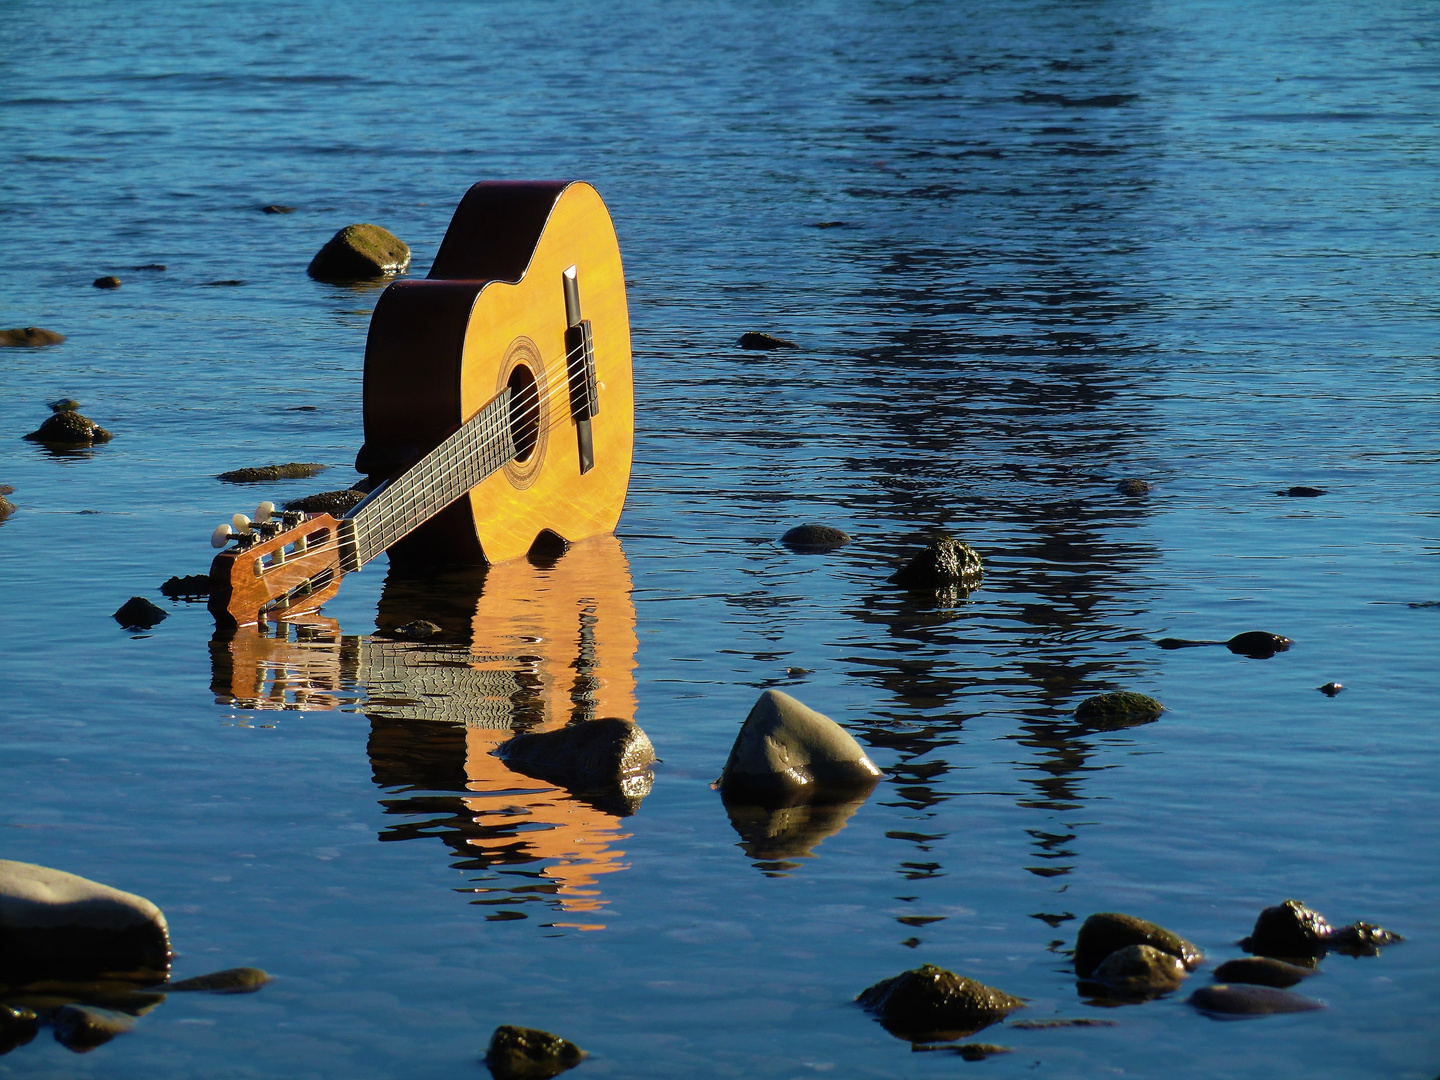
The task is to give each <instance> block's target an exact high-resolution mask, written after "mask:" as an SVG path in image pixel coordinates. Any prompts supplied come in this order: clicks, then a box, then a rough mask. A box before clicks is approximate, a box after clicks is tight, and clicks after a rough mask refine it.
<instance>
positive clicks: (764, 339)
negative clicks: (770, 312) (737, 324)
mask: <svg viewBox="0 0 1440 1080" xmlns="http://www.w3.org/2000/svg"><path fill="white" fill-rule="evenodd" d="M736 344H737V345H739V346H740V348H742V349H758V350H761V351H769V350H771V349H798V348H799V347H800V346H799V345H796V344H795V342H793V341H786V340H785V339H784V338H779V337H775V335H773V334H759V333H754V332H753V331H752V332H750V333H746V334H741V335H740V340H739V341H737V342H736Z"/></svg>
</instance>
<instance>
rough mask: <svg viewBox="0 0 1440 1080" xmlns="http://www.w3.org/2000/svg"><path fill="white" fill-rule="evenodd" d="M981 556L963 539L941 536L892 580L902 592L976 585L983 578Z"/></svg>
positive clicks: (983, 570)
mask: <svg viewBox="0 0 1440 1080" xmlns="http://www.w3.org/2000/svg"><path fill="white" fill-rule="evenodd" d="M984 573H985V567H984V564H983V563H982V562H981V559H980V553H979V552H978V551H976V550H975V549H974V548H972V547H971V546H970V545H969V544H967V543H965V542H964V541H963V540H956V539H955V538H954V537H953V536H940V537H937V538H936V539H935V540H933V541H931V542H930V543H929V544H928V545H926V547H925V548H924V550H922V551H920V552H919V553H917V554H916V555H915V556H913V557H912V558H911V559H910V561H909V562H908V563H906V564H905V565H904V566H903V567H901V568H900V569H899V570H898V571H896V572H895V574H894V575H893V576H891V578H890V583H891V584H892V585H899V586H900V587H901V588H903V589H913V590H925V589H939V588H942V587H944V586H947V585H955V584H961V585H966V586H974V585H976V584H978V583H979V581H980V579H981V577H983V576H984Z"/></svg>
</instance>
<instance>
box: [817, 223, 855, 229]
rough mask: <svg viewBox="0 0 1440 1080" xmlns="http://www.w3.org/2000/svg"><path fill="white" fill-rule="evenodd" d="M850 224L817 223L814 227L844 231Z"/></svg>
mask: <svg viewBox="0 0 1440 1080" xmlns="http://www.w3.org/2000/svg"><path fill="white" fill-rule="evenodd" d="M849 224H850V223H849V222H848V221H817V222H814V224H813V227H814V228H816V229H843V228H845V227H846V226H847V225H849Z"/></svg>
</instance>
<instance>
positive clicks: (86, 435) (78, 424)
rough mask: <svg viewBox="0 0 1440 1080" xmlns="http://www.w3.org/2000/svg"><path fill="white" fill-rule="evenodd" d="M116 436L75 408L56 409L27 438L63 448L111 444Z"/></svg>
mask: <svg viewBox="0 0 1440 1080" xmlns="http://www.w3.org/2000/svg"><path fill="white" fill-rule="evenodd" d="M114 437H115V436H114V434H113V433H112V432H109V431H106V430H105V429H104V428H102V427H101V426H100V425H99V424H97V423H95V421H94V420H91V419H89V418H88V417H85V416H81V415H80V414H79V413H78V412H76V411H75V410H74V409H73V408H63V409H56V410H55V411H54V412H52V413H51V414H50V415H49V416H47V417H46V418H45V422H44V423H43V424H41V425H40V426H39V427H38V428H36V429H35V430H34V431H32V432H30V434H28V435H26V436H25V438H27V439H29V440H30V441H31V442H38V443H49V444H52V445H61V446H82V445H89V444H91V443H103V442H109V441H110V440H111V439H113V438H114Z"/></svg>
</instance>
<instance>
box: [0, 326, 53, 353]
mask: <svg viewBox="0 0 1440 1080" xmlns="http://www.w3.org/2000/svg"><path fill="white" fill-rule="evenodd" d="M64 340H65V335H64V334H60V333H56V332H55V331H54V330H46V329H43V328H42V327H39V326H12V327H11V328H10V329H9V330H0V349H4V348H11V349H43V348H44V347H45V346H46V345H59V344H60V343H61V342H62V341H64Z"/></svg>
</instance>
